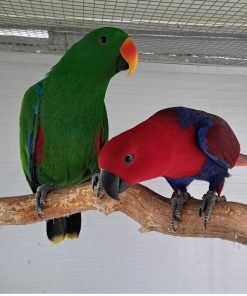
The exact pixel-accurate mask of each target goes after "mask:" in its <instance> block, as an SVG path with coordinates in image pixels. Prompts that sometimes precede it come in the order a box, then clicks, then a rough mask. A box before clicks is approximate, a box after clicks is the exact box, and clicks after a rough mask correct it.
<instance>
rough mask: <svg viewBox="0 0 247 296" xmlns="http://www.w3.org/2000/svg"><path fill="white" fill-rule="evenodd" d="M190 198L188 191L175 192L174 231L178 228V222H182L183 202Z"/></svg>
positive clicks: (173, 201)
mask: <svg viewBox="0 0 247 296" xmlns="http://www.w3.org/2000/svg"><path fill="white" fill-rule="evenodd" d="M189 198H190V194H189V193H188V192H178V193H175V192H174V193H173V195H172V197H171V204H172V217H171V226H172V229H173V231H174V232H176V230H177V222H181V216H182V215H181V214H182V209H183V204H184V203H185V202H186V201H187V200H188V199H189Z"/></svg>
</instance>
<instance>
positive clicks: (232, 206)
mask: <svg viewBox="0 0 247 296" xmlns="http://www.w3.org/2000/svg"><path fill="white" fill-rule="evenodd" d="M120 198H121V200H120V201H115V200H112V199H111V198H109V197H107V196H104V197H103V198H96V197H95V193H94V192H93V191H92V189H91V184H90V183H89V182H87V183H83V184H81V185H77V186H73V187H70V188H65V189H61V190H55V191H52V192H50V193H49V195H48V197H47V201H46V207H45V210H44V217H43V218H40V217H39V216H38V215H37V214H36V211H35V199H34V195H33V194H31V195H23V196H14V197H3V198H0V225H20V224H30V223H36V222H39V221H43V220H49V219H52V218H57V217H61V216H67V215H70V214H73V213H77V212H84V211H88V210H99V211H100V212H103V213H105V214H106V215H108V214H110V213H112V212H115V211H121V212H123V213H125V214H126V215H128V216H129V217H131V218H132V219H134V220H135V221H137V222H138V223H139V224H140V225H141V227H140V229H139V230H140V231H141V232H146V231H158V232H161V233H164V234H169V235H176V236H187V237H211V238H221V239H226V240H230V241H234V242H238V243H242V244H245V245H247V205H245V204H240V203H235V202H218V203H216V204H215V207H214V210H213V213H212V216H211V220H210V223H209V225H208V228H207V230H205V229H204V227H203V221H202V218H201V217H199V214H198V213H199V207H200V204H201V200H196V199H192V200H190V201H188V202H187V203H186V204H185V205H184V209H183V221H182V222H180V223H178V226H177V231H176V232H173V230H172V228H171V225H170V216H171V206H170V199H169V198H165V197H162V196H160V195H159V194H157V193H155V192H153V191H152V190H150V189H148V188H146V187H145V186H142V185H136V186H133V187H131V188H129V189H128V190H127V191H126V192H124V193H122V194H121V195H120Z"/></svg>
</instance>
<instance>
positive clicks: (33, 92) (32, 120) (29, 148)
mask: <svg viewBox="0 0 247 296" xmlns="http://www.w3.org/2000/svg"><path fill="white" fill-rule="evenodd" d="M41 94H42V83H41V82H39V83H37V84H35V85H33V86H32V87H30V88H29V89H28V90H27V91H26V93H25V95H24V97H23V101H22V106H21V113H20V154H21V163H22V168H23V171H24V174H25V177H26V179H27V181H28V183H29V186H30V187H31V189H32V191H33V192H36V188H37V186H38V184H37V181H36V177H35V170H34V149H35V140H36V136H37V131H38V127H39V108H40V100H41Z"/></svg>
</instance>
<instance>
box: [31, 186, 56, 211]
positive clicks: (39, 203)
mask: <svg viewBox="0 0 247 296" xmlns="http://www.w3.org/2000/svg"><path fill="white" fill-rule="evenodd" d="M53 189H55V187H54V186H53V185H47V184H42V185H40V186H39V187H38V188H37V192H36V194H35V200H36V212H37V214H38V215H39V216H42V215H43V210H44V208H45V199H46V196H47V194H48V193H49V192H50V191H51V190H53Z"/></svg>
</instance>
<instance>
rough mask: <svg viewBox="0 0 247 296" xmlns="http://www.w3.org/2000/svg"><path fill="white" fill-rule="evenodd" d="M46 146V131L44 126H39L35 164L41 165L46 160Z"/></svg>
mask: <svg viewBox="0 0 247 296" xmlns="http://www.w3.org/2000/svg"><path fill="white" fill-rule="evenodd" d="M43 146H44V130H43V127H42V125H41V124H40V125H39V128H38V132H37V136H36V142H35V150H34V162H35V163H39V162H40V161H41V160H42V159H43V158H44V152H43Z"/></svg>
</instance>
